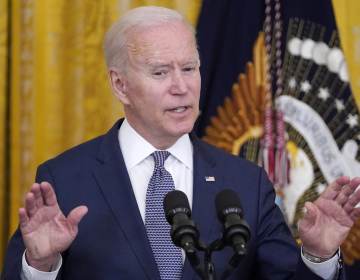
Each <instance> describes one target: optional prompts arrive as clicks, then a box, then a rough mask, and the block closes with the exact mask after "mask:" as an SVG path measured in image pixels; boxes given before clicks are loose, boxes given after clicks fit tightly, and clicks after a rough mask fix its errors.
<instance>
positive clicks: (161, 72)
mask: <svg viewBox="0 0 360 280" xmlns="http://www.w3.org/2000/svg"><path fill="white" fill-rule="evenodd" d="M166 74H167V71H165V70H162V71H155V72H153V75H154V76H157V77H161V76H165V75H166Z"/></svg>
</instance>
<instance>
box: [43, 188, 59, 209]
mask: <svg viewBox="0 0 360 280" xmlns="http://www.w3.org/2000/svg"><path fill="white" fill-rule="evenodd" d="M40 190H41V194H42V197H43V199H44V203H45V205H47V206H54V205H56V204H57V199H56V195H55V192H54V189H53V188H52V186H51V185H50V184H49V183H48V182H42V183H41V184H40Z"/></svg>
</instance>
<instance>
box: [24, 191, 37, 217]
mask: <svg viewBox="0 0 360 280" xmlns="http://www.w3.org/2000/svg"><path fill="white" fill-rule="evenodd" d="M25 210H26V213H27V215H28V216H29V218H31V217H32V216H34V215H35V213H36V211H37V207H36V203H35V197H34V194H33V193H32V192H28V193H27V194H26V196H25Z"/></svg>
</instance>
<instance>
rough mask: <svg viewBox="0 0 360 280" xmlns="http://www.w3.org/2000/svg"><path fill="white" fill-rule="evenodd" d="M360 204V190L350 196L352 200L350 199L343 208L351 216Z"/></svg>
mask: <svg viewBox="0 0 360 280" xmlns="http://www.w3.org/2000/svg"><path fill="white" fill-rule="evenodd" d="M359 202H360V190H357V191H356V192H354V193H353V194H352V195H351V196H350V198H349V199H348V201H347V202H346V204H345V205H344V207H343V208H344V210H345V211H346V212H347V213H348V214H351V211H353V209H354V207H355V206H356V205H357V204H358V203H359Z"/></svg>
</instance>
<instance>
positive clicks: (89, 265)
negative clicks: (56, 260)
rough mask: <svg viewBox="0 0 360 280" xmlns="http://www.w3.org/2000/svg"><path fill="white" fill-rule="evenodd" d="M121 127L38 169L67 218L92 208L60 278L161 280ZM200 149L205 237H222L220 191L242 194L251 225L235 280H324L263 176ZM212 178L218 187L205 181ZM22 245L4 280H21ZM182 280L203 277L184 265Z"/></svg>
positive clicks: (197, 206)
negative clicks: (304, 257)
mask: <svg viewBox="0 0 360 280" xmlns="http://www.w3.org/2000/svg"><path fill="white" fill-rule="evenodd" d="M120 125H121V121H119V122H117V123H116V124H115V125H114V127H113V128H111V129H110V131H109V132H108V133H107V134H105V135H103V136H100V137H98V138H96V139H94V140H91V141H89V142H86V143H84V144H81V145H79V146H77V147H75V148H73V149H71V150H69V151H66V152H65V153H63V154H61V155H59V156H57V157H56V158H54V159H51V160H49V161H47V162H45V163H43V164H42V165H40V166H39V168H38V171H37V177H36V181H37V182H41V181H48V182H50V183H51V184H52V185H53V186H54V188H55V191H56V194H57V198H58V202H59V205H60V207H61V209H62V210H63V212H64V213H65V214H68V213H69V212H70V210H71V209H73V208H74V207H76V206H78V205H86V206H87V207H88V209H89V212H88V214H87V215H86V216H85V217H84V219H83V220H82V221H81V223H80V225H79V233H78V235H77V237H76V239H75V240H74V242H73V243H72V244H71V246H70V248H69V249H68V250H67V251H66V252H64V253H63V254H62V256H63V266H62V269H61V272H60V274H59V277H58V279H88V280H90V279H94V280H95V279H99V280H100V279H101V280H103V279H108V280H111V279H117V280H118V279H159V273H158V271H157V267H156V264H155V260H154V258H153V256H152V252H151V248H150V245H149V242H148V240H147V237H146V232H145V228H144V224H143V221H142V219H141V216H140V212H139V210H138V206H137V203H136V200H135V196H134V193H133V190H132V187H131V183H130V179H129V175H128V173H127V170H126V168H125V164H124V160H123V157H122V153H121V150H120V147H119V143H118V129H119V127H120ZM191 139H192V143H193V147H194V183H193V219H194V221H195V222H196V224H197V225H198V228H199V230H200V234H201V239H202V240H203V241H204V242H206V243H210V242H211V241H213V240H214V239H216V238H218V237H219V236H220V234H221V225H220V223H219V222H218V220H217V217H216V211H215V206H214V198H215V196H216V194H217V193H218V192H219V191H221V190H222V189H223V188H231V189H233V190H234V191H236V192H237V193H238V194H239V197H240V200H241V202H242V206H243V209H244V213H245V219H246V221H247V222H248V223H249V225H250V228H251V233H252V237H251V240H250V241H249V243H248V254H247V256H246V257H245V258H244V259H243V260H242V262H241V263H240V265H239V267H238V268H237V269H236V270H235V271H234V273H233V274H232V276H231V277H230V279H244V280H245V279H319V278H318V277H317V276H315V275H314V274H313V273H311V272H310V271H309V270H308V269H307V268H306V267H305V265H304V264H303V262H302V261H301V259H300V252H299V248H298V247H297V246H296V245H295V243H294V240H293V238H292V237H291V234H290V232H289V229H288V227H287V225H286V224H285V222H284V219H283V216H282V214H281V212H280V210H279V208H278V207H277V206H275V204H274V199H275V195H274V191H273V187H272V185H271V183H270V182H269V181H268V179H267V177H266V175H265V173H264V171H263V170H262V169H261V168H259V167H257V166H256V165H254V164H252V163H249V162H248V161H245V160H242V159H240V158H238V157H234V156H231V155H228V154H226V153H225V152H223V151H221V150H219V149H217V148H214V147H212V146H210V145H207V144H205V143H203V142H202V141H200V140H199V139H196V137H193V136H191ZM206 176H213V177H214V178H215V181H214V182H211V181H210V182H209V181H206V180H205V177H206ZM23 252H24V245H23V242H22V238H21V234H20V232H19V231H17V232H16V233H15V234H14V236H13V237H12V239H11V241H10V242H9V247H8V250H7V255H6V260H5V270H4V272H3V278H4V279H8V280H15V279H16V280H19V279H20V277H19V275H20V271H21V257H22V255H23ZM232 254H233V251H232V249H231V248H226V249H225V250H223V251H221V252H217V253H214V255H213V260H214V263H215V266H216V271H217V275H218V276H220V275H221V274H222V272H223V271H224V269H225V267H226V264H227V262H228V261H229V259H230V257H231V256H232ZM183 279H198V278H197V275H196V274H195V273H194V272H193V271H192V268H191V267H190V265H189V263H188V262H187V261H186V262H185V265H184V270H183Z"/></svg>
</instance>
